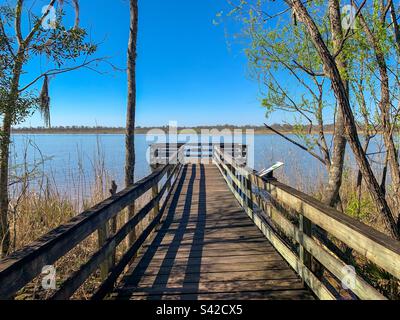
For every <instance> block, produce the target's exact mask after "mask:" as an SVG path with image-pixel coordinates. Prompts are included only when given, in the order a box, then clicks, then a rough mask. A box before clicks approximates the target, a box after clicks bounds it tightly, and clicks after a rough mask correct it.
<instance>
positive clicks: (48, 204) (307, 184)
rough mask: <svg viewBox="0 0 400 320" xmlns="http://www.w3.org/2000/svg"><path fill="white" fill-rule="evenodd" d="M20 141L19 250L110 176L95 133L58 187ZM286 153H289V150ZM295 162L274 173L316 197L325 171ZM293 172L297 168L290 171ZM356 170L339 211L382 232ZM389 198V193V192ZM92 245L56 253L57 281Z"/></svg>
mask: <svg viewBox="0 0 400 320" xmlns="http://www.w3.org/2000/svg"><path fill="white" fill-rule="evenodd" d="M25 144H26V146H25V148H24V151H23V154H22V155H20V156H19V157H18V158H17V157H14V158H13V163H12V166H11V167H12V170H11V174H10V176H11V179H10V195H11V204H10V225H11V239H12V250H18V249H20V248H22V247H24V246H26V245H28V244H30V243H32V242H33V241H34V240H36V239H38V238H39V237H40V236H42V235H44V234H46V233H47V232H49V231H50V230H52V229H54V228H56V227H58V226H59V225H61V224H63V223H65V222H67V221H69V220H70V219H71V218H72V217H74V216H76V215H77V214H78V213H80V212H81V211H83V210H85V209H87V208H90V207H91V206H93V205H95V204H96V203H98V202H100V201H102V200H104V199H106V198H108V197H109V195H110V194H109V191H108V189H109V188H110V186H111V182H112V180H113V177H114V176H115V173H112V172H110V171H109V170H107V166H106V163H105V154H104V153H103V151H102V146H101V141H100V140H99V138H98V139H97V145H96V149H95V154H94V155H93V157H91V159H93V160H91V162H90V169H89V170H88V169H87V168H85V167H84V157H85V154H84V152H83V151H82V150H81V149H79V148H77V159H78V160H77V164H76V165H77V167H78V170H70V169H71V168H69V170H67V171H66V176H65V180H64V181H65V184H64V185H63V187H62V188H60V187H59V186H58V185H57V181H56V178H55V173H54V171H52V170H49V169H48V167H46V168H45V164H46V163H48V162H49V161H51V158H46V157H45V156H44V155H42V153H41V152H40V150H39V149H38V148H37V146H36V145H35V144H34V143H33V141H31V140H29V139H28V140H26V143H25ZM30 148H35V150H37V151H38V154H39V157H38V158H37V159H35V160H34V161H33V162H32V161H29V159H28V156H27V155H28V153H29V149H30ZM289 153H290V150H289ZM14 154H15V153H14ZM272 156H273V155H272V154H271V153H267V152H266V154H265V157H263V158H264V159H265V166H266V165H267V164H268V163H271V162H272ZM287 156H288V157H290V156H292V155H290V154H288V155H287ZM293 156H294V155H293ZM294 166H295V167H292V168H291V170H290V172H291V173H292V174H290V176H289V175H288V174H285V171H280V172H277V178H278V179H279V180H280V181H282V182H284V183H287V184H289V185H291V186H293V187H295V188H297V189H299V190H301V191H303V192H305V193H308V194H310V195H312V196H314V197H315V198H317V199H320V198H321V196H322V192H323V185H324V182H325V179H326V174H325V173H324V172H323V171H322V170H320V169H318V170H316V171H315V172H313V173H312V174H310V175H304V174H302V168H301V166H300V164H297V163H295V164H294ZM296 166H298V167H296ZM293 172H295V173H296V174H293ZM356 174H357V173H356V171H355V170H354V166H347V167H346V168H345V172H344V175H343V185H342V189H341V200H342V205H343V209H344V213H346V214H348V215H349V216H352V217H353V218H355V219H358V220H360V221H362V222H364V223H366V224H367V225H370V226H371V227H373V228H375V229H377V230H379V231H381V232H387V230H385V227H384V223H383V221H382V219H381V217H380V215H379V214H378V212H377V210H376V208H375V206H374V203H373V200H372V199H371V197H370V195H369V192H368V190H367V189H366V187H365V186H364V184H363V185H362V186H361V189H358V188H357V185H356ZM57 179H59V177H58V178H57ZM389 192H390V188H389ZM149 198H150V194H149V193H146V194H145V195H144V196H142V197H141V198H140V199H139V200H138V201H137V203H136V209H137V210H140V208H141V207H143V205H144V204H145V203H146V202H147V201H148V200H149ZM388 198H389V199H390V194H389V195H388ZM123 223H124V214H123V213H121V214H120V215H119V216H118V222H117V224H118V226H117V227H118V228H120V227H121V226H122V225H123ZM147 223H148V221H145V222H144V224H143V225H142V226H141V227H140V228H144V227H145V226H146V225H147ZM138 232H140V230H138ZM97 248H98V238H97V233H96V232H95V233H93V234H91V235H90V236H89V237H88V238H87V239H85V240H84V241H83V242H82V243H81V244H79V245H78V246H76V247H75V248H74V249H73V250H71V251H70V252H69V253H68V254H67V255H65V256H64V257H62V258H61V259H59V260H58V261H57V262H56V264H55V267H56V268H57V282H58V284H60V283H61V282H63V281H64V280H65V279H66V278H67V277H68V275H70V274H71V272H73V271H75V270H77V269H78V268H79V266H80V265H81V264H82V263H84V262H85V261H87V260H88V258H89V257H90V256H91V254H93V253H94V252H95V251H96V250H97ZM125 251H126V247H125V242H122V243H121V245H120V246H119V247H118V250H117V260H118V257H120V256H121V255H122V253H123V252H125ZM351 259H352V261H353V263H354V264H356V266H357V271H358V272H359V273H360V274H362V275H363V276H364V277H365V278H366V279H367V281H369V282H370V283H371V284H372V285H373V286H375V287H377V288H379V289H380V290H381V291H382V292H383V293H384V294H385V295H387V296H389V297H391V298H394V299H399V298H400V282H399V281H398V280H395V279H393V277H391V276H390V275H389V274H387V273H386V272H384V271H383V270H381V269H379V268H377V267H376V266H375V265H373V264H371V263H370V262H368V261H366V260H365V259H362V258H361V257H360V256H358V255H357V254H356V253H354V252H351ZM99 283H100V278H99V272H96V273H95V274H94V275H93V276H92V277H90V278H89V279H88V280H87V281H86V282H85V284H84V285H83V286H81V288H80V289H79V290H78V291H77V292H76V294H75V295H74V296H73V298H75V299H86V298H88V297H89V296H90V294H91V293H93V291H94V289H95V288H96V286H98V284H99ZM50 294H52V292H51V291H44V290H42V289H41V277H40V276H39V277H37V278H36V279H35V280H34V281H32V282H31V283H30V284H28V285H27V286H26V287H25V288H24V289H23V290H21V292H20V293H19V294H18V295H17V297H16V298H17V299H42V298H46V297H49V295H50Z"/></svg>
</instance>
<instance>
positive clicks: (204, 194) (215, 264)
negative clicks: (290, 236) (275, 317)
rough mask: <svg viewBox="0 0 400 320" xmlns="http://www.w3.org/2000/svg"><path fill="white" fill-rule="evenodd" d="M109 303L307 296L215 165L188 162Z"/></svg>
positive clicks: (300, 283)
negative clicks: (157, 224)
mask: <svg viewBox="0 0 400 320" xmlns="http://www.w3.org/2000/svg"><path fill="white" fill-rule="evenodd" d="M173 192H174V194H173V196H172V197H171V199H170V202H169V203H168V205H167V210H166V212H165V216H164V218H163V222H162V225H161V226H160V227H158V229H157V232H156V233H155V234H154V235H153V236H152V237H151V239H150V240H149V241H148V242H147V243H146V245H145V246H144V247H143V249H142V250H141V253H140V256H139V257H138V258H137V259H136V261H135V263H134V264H133V265H132V266H131V267H130V269H129V271H128V272H127V273H126V275H125V276H124V277H123V279H122V281H121V283H120V285H119V286H118V287H117V288H116V290H115V292H114V293H113V295H112V297H113V298H115V299H139V300H140V299H149V300H152V299H165V300H168V299H171V300H175V299H179V300H186V299H189V300H192V299H201V300H207V299H312V295H311V294H310V292H309V291H308V290H306V289H305V288H304V286H303V283H302V281H301V280H300V279H299V277H298V276H297V275H296V273H295V272H294V271H293V270H292V269H291V268H290V267H289V266H288V264H287V263H286V262H285V261H284V259H283V258H282V257H281V256H280V255H279V254H278V253H277V251H276V250H275V249H274V247H273V246H272V245H271V244H270V243H269V242H268V240H267V239H266V238H265V237H264V236H263V235H262V234H261V232H260V231H259V230H258V228H257V227H256V226H255V225H254V224H253V223H252V221H251V220H250V219H249V218H248V217H247V216H246V214H245V213H244V211H243V210H242V209H241V207H240V206H239V204H238V203H237V201H236V199H235V198H234V196H233V194H232V193H231V192H230V190H229V189H228V187H227V185H226V183H225V182H224V180H223V178H222V176H221V174H220V172H219V171H218V169H217V168H216V167H215V166H214V165H191V164H189V165H186V166H185V168H184V170H182V173H181V176H180V177H179V179H178V183H177V184H176V186H175V190H174V191H173Z"/></svg>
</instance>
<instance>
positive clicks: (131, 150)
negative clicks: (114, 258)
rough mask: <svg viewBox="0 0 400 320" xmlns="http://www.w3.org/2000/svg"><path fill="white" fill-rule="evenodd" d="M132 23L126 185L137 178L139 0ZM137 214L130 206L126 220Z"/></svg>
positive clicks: (133, 235)
mask: <svg viewBox="0 0 400 320" xmlns="http://www.w3.org/2000/svg"><path fill="white" fill-rule="evenodd" d="M129 6H130V24H129V42H128V69H127V70H128V71H127V76H128V105H127V112H126V137H125V186H126V187H129V186H131V185H133V183H134V180H135V113H136V55H137V54H136V45H137V33H138V10H139V9H138V2H137V0H130V1H129ZM134 215H135V205H134V204H132V205H130V206H129V207H128V210H127V216H126V220H129V219H131V218H132V217H133V216H134ZM135 240H136V233H135V231H132V232H131V233H130V234H129V236H128V246H129V247H130V246H131V245H132V244H133V243H134V241H135Z"/></svg>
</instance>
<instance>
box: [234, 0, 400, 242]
mask: <svg viewBox="0 0 400 320" xmlns="http://www.w3.org/2000/svg"><path fill="white" fill-rule="evenodd" d="M285 4H286V8H283V10H282V8H281V7H278V5H277V4H274V3H272V2H271V1H246V0H242V1H240V2H239V3H237V4H233V6H234V7H233V9H232V11H231V12H230V13H229V15H230V16H234V17H236V18H238V19H239V21H240V22H241V23H242V25H243V26H244V34H245V36H246V37H247V39H249V45H248V50H247V55H248V57H249V65H250V68H251V70H252V71H253V74H254V76H255V78H256V79H257V80H258V81H260V82H261V84H262V87H263V88H264V99H263V101H262V103H263V106H264V107H265V108H266V111H267V116H268V115H269V114H270V113H272V112H275V111H276V110H284V111H285V112H291V113H293V114H295V116H296V117H297V119H298V122H299V124H302V123H308V129H309V131H305V130H304V129H305V128H306V127H304V126H303V125H299V126H295V128H296V132H297V135H298V137H299V138H300V139H302V140H303V144H302V145H301V144H299V143H297V145H298V146H299V147H301V148H302V149H304V150H307V151H308V152H309V153H310V154H311V155H313V156H314V157H316V158H317V159H318V160H319V161H321V162H322V163H324V164H325V166H326V170H327V172H328V181H327V182H326V184H325V187H324V188H325V191H324V196H323V198H322V201H324V202H325V203H327V204H329V205H331V206H335V205H336V204H338V203H339V204H340V202H341V201H340V200H341V199H340V187H341V185H342V181H341V180H342V176H343V169H344V167H343V159H344V154H345V140H344V139H345V138H346V140H347V142H348V143H349V145H350V148H351V150H352V152H353V154H354V155H355V159H356V162H357V164H358V167H359V173H358V178H357V188H358V190H359V194H360V192H361V191H360V190H361V182H362V181H364V183H365V184H366V186H367V188H368V190H369V193H370V195H371V197H372V201H373V204H374V206H375V208H376V210H377V211H378V212H380V215H381V217H382V218H383V221H384V222H385V225H386V232H388V233H389V234H390V235H391V236H392V237H393V238H396V239H400V230H399V226H400V223H399V221H400V216H399V214H398V204H399V194H400V193H399V192H398V190H400V189H399V188H400V184H399V182H400V179H399V177H400V167H399V159H398V146H397V145H396V139H397V138H396V137H397V135H398V128H399V98H398V85H399V82H398V72H399V65H398V61H399V59H400V56H399V53H400V51H399V50H398V49H399V48H400V47H399V43H400V42H399V40H400V37H399V28H398V21H397V17H398V10H399V8H396V6H395V3H394V1H391V0H388V1H383V0H382V1H373V2H372V3H366V2H365V1H364V2H363V3H362V4H361V5H360V6H359V5H357V4H356V3H355V2H354V1H352V2H351V5H352V10H353V11H354V12H353V11H351V13H352V14H353V15H351V16H350V17H349V16H346V14H347V13H346V12H343V10H342V9H343V7H342V6H343V4H342V3H341V2H340V1H338V0H329V1H328V5H326V3H325V2H321V1H312V2H307V3H303V2H302V1H300V0H298V1H297V0H290V1H285ZM271 12H272V13H273V14H271ZM344 22H346V23H344ZM376 70H377V72H375V71H376ZM288 78H290V79H292V80H293V81H295V82H297V84H298V86H296V87H294V86H292V87H289V88H288V86H287V85H286V84H287V83H288ZM332 116H333V117H334V118H335V122H334V138H333V143H332V145H330V146H329V145H328V144H327V143H326V138H325V131H324V130H325V127H324V123H325V122H327V119H331V118H332ZM314 126H315V127H316V128H317V131H318V134H317V135H316V136H315V134H314V133H313V132H312V131H311V128H313V127H314ZM267 127H268V126H267ZM360 127H361V130H360ZM269 128H270V127H269ZM378 128H379V129H378ZM270 129H271V130H272V131H274V130H273V128H270ZM378 131H379V132H380V133H381V134H382V136H383V138H384V150H382V152H383V153H385V154H386V155H387V156H386V162H385V164H384V165H383V170H382V172H380V173H377V172H376V171H375V172H374V171H373V170H372V162H373V160H372V159H371V158H370V157H369V155H368V145H369V141H370V139H371V137H373V136H374V135H376V133H377V132H378ZM274 132H276V133H278V134H280V135H281V136H282V137H283V138H285V139H287V140H289V141H291V142H293V140H292V139H288V138H287V137H286V136H285V135H284V134H282V133H280V132H279V131H277V130H275V131H274ZM361 133H364V134H365V139H362V136H361ZM362 140H364V142H363V141H362ZM316 151H318V152H316ZM319 154H321V155H322V157H320V156H318V155H319ZM388 167H389V169H390V170H389V171H390V175H391V180H390V186H389V189H390V190H393V191H394V192H393V193H390V194H388V193H387V192H386V188H385V186H386V175H387V172H388V170H387V169H388ZM379 177H381V179H380V181H379ZM339 209H340V206H339Z"/></svg>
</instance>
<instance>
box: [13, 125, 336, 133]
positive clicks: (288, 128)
mask: <svg viewBox="0 0 400 320" xmlns="http://www.w3.org/2000/svg"><path fill="white" fill-rule="evenodd" d="M271 127H272V128H273V129H275V130H277V131H280V132H283V133H291V132H295V131H296V132H298V131H299V130H301V131H304V132H309V131H310V129H311V131H312V132H315V131H316V128H315V127H314V128H310V126H298V125H296V126H294V125H290V124H273V125H271ZM333 128H334V126H333V124H328V125H325V126H324V131H325V132H332V131H333ZM152 129H161V130H164V131H165V132H168V129H169V128H168V126H159V127H141V126H138V127H136V132H137V133H147V132H148V131H149V130H152ZM202 129H206V130H212V129H215V130H220V131H221V130H223V129H229V130H232V131H233V130H235V129H239V130H245V129H253V130H254V131H255V132H256V133H272V132H271V131H270V130H269V129H267V128H266V127H265V126H263V125H262V126H255V125H245V126H236V125H230V124H225V125H217V126H210V125H207V126H195V127H178V131H179V132H182V131H186V130H195V131H196V132H200V131H201V130H202ZM12 133H19V134H27V133H37V134H39V133H42V134H46V133H47V134H54V133H65V134H79V133H81V134H85V133H86V134H91V133H92V134H93V133H96V134H107V133H108V134H121V133H125V128H123V127H104V126H94V127H90V126H57V127H50V128H47V127H18V128H13V129H12Z"/></svg>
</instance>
